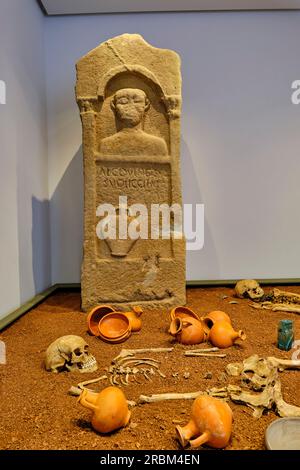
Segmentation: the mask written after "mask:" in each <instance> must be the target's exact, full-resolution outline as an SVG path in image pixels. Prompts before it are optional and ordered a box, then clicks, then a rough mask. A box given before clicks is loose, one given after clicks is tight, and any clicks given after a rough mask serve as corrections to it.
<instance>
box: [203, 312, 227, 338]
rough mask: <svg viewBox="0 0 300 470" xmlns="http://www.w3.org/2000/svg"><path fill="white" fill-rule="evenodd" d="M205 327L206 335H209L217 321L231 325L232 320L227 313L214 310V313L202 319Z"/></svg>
mask: <svg viewBox="0 0 300 470" xmlns="http://www.w3.org/2000/svg"><path fill="white" fill-rule="evenodd" d="M201 321H202V323H203V327H204V330H205V332H206V333H209V330H210V329H211V328H212V326H213V325H214V324H215V323H216V322H217V321H227V322H228V323H230V325H231V319H230V317H229V315H227V313H225V312H222V311H221V310H214V311H213V312H210V313H208V314H207V315H205V317H202V318H201Z"/></svg>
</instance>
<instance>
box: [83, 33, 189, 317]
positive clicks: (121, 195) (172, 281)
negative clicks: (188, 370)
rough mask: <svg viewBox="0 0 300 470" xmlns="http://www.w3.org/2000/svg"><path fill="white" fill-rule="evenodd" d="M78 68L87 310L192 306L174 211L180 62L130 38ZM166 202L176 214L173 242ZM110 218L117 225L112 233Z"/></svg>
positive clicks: (101, 49) (105, 46)
mask: <svg viewBox="0 0 300 470" xmlns="http://www.w3.org/2000/svg"><path fill="white" fill-rule="evenodd" d="M76 67H77V83H76V98H77V102H78V105H79V109H80V115H81V120H82V129H83V157H84V201H85V202H84V204H85V206H84V256H83V264H82V276H81V286H82V290H81V292H82V308H83V310H88V309H90V308H92V307H94V306H95V305H97V304H109V305H112V306H113V307H115V308H120V309H122V308H124V309H126V310H130V309H131V308H132V307H134V306H135V305H141V306H142V307H145V308H147V307H148V308H160V307H162V306H164V307H169V306H173V305H184V304H185V240H184V237H183V236H182V237H178V236H177V234H178V233H180V230H179V229H178V225H179V224H178V219H176V217H177V216H176V213H175V209H174V208H175V207H176V208H178V207H179V208H181V179H180V165H179V163H180V161H179V160H180V158H179V157H180V108H181V76H180V59H179V57H178V55H177V54H176V53H175V52H173V51H170V50H166V49H157V48H155V47H152V46H151V45H149V44H147V43H146V42H145V41H144V39H143V38H142V37H141V36H139V35H137V34H123V35H122V36H118V37H115V38H113V39H110V40H107V41H105V42H104V43H102V44H100V45H99V46H98V47H96V48H95V49H93V50H92V51H91V52H89V53H88V54H87V55H86V56H84V57H83V58H81V59H80V60H79V61H78V63H77V66H76ZM124 199H125V203H124ZM126 205H127V206H126ZM137 205H138V206H139V210H138V209H137V207H136V206H137ZM153 205H154V206H157V207H158V215H159V216H158V217H157V218H156V221H155V220H154V217H152V215H153V214H152V209H153ZM123 206H125V208H124V214H125V216H122V208H123ZM163 206H165V207H167V208H169V209H170V210H169V219H170V223H169V232H168V233H169V236H165V233H166V232H165V229H164V225H163V224H164V218H163V216H162V210H163V209H162V208H163ZM103 207H106V208H107V209H105V210H103ZM126 207H127V209H126ZM141 207H142V209H141ZM134 208H135V209H134ZM111 210H112V211H113V212H112V213H111ZM114 212H116V217H115V216H114ZM142 217H143V218H142ZM110 220H115V221H116V224H117V227H115V229H116V231H115V232H114V230H112V231H109V230H108V232H107V237H106V230H107V229H108V225H109V224H108V222H109V221H110ZM122 221H123V222H124V221H125V223H126V224H127V226H126V227H125V229H124V230H125V231H124V230H122V227H121V224H122V223H123V222H122ZM119 224H120V225H119ZM112 227H113V224H111V226H110V228H112ZM153 227H154V228H155V230H153ZM113 228H114V227H113ZM133 229H134V233H135V234H133V235H132V231H133ZM136 234H137V236H136V237H135V235H136ZM162 234H164V236H162Z"/></svg>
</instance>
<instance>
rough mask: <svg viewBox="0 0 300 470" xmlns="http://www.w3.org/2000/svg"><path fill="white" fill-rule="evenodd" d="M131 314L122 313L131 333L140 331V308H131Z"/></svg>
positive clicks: (141, 311)
mask: <svg viewBox="0 0 300 470" xmlns="http://www.w3.org/2000/svg"><path fill="white" fill-rule="evenodd" d="M132 310H133V312H124V315H126V317H127V318H128V320H129V322H130V327H131V331H140V329H141V328H142V320H141V319H140V316H141V315H142V313H143V310H142V309H141V307H137V306H136V307H133V309H132Z"/></svg>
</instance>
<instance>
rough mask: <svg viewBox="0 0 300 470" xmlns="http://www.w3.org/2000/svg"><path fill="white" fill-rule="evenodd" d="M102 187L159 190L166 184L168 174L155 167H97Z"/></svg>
mask: <svg viewBox="0 0 300 470" xmlns="http://www.w3.org/2000/svg"><path fill="white" fill-rule="evenodd" d="M99 175H100V178H101V181H100V183H101V185H102V186H103V188H109V189H137V190H139V189H142V190H146V191H153V190H159V189H160V188H161V187H162V185H163V186H165V185H166V184H168V174H167V172H166V171H161V170H158V169H156V168H135V167H131V168H123V167H114V168H109V167H99Z"/></svg>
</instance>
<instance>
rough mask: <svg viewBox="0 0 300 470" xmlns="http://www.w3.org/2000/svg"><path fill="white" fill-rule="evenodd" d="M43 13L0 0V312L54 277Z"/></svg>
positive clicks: (31, 5)
mask: <svg viewBox="0 0 300 470" xmlns="http://www.w3.org/2000/svg"><path fill="white" fill-rule="evenodd" d="M44 20H45V19H44V17H43V15H42V13H41V11H40V9H39V8H38V6H37V4H36V3H35V2H33V1H32V0H1V4H0V79H1V80H4V81H5V82H6V87H7V97H6V104H5V105H4V104H1V105H0V158H1V167H0V168H1V169H0V187H1V190H0V191H1V192H0V194H1V197H0V213H1V229H0V230H1V243H0V259H1V263H0V266H1V267H0V292H1V296H0V318H1V317H3V316H5V315H6V314H7V313H8V312H9V311H11V310H13V309H15V308H17V307H19V305H20V304H22V303H24V302H25V301H27V300H29V299H30V298H31V297H33V296H34V295H35V294H36V293H37V292H40V291H42V290H43V289H45V288H46V287H48V286H49V285H50V284H51V279H50V240H49V202H48V180H47V134H46V131H47V128H46V106H45V104H46V100H45V98H46V93H45V76H44V73H45V64H44Z"/></svg>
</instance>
